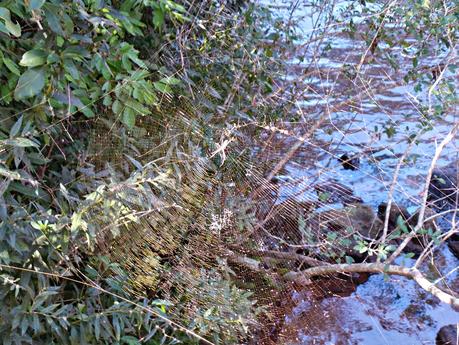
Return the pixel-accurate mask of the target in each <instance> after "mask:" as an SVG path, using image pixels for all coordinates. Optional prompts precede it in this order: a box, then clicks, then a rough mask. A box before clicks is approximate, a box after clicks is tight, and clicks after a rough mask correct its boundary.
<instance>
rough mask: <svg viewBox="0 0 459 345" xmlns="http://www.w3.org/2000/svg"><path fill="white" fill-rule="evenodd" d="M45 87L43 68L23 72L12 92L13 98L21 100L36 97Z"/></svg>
mask: <svg viewBox="0 0 459 345" xmlns="http://www.w3.org/2000/svg"><path fill="white" fill-rule="evenodd" d="M44 86H45V70H44V68H32V69H29V70H27V71H25V72H24V74H23V75H21V77H20V78H19V80H18V84H17V85H16V89H15V90H14V98H15V99H16V100H21V99H25V98H30V97H33V96H36V95H38V94H39V93H40V92H41V90H42V89H43V87H44Z"/></svg>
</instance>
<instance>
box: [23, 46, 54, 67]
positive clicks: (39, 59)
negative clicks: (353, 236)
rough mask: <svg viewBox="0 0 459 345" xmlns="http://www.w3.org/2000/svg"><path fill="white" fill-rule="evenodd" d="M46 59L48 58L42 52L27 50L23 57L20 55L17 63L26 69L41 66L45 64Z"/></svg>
mask: <svg viewBox="0 0 459 345" xmlns="http://www.w3.org/2000/svg"><path fill="white" fill-rule="evenodd" d="M47 57H48V54H47V53H46V52H45V51H44V50H42V49H32V50H29V51H28V52H25V53H24V55H22V59H21V61H20V62H19V64H20V65H21V66H27V67H36V66H41V65H43V64H44V63H46V58H47Z"/></svg>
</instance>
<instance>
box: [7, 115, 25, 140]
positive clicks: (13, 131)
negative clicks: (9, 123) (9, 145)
mask: <svg viewBox="0 0 459 345" xmlns="http://www.w3.org/2000/svg"><path fill="white" fill-rule="evenodd" d="M21 127H22V115H21V116H20V117H19V119H18V120H17V121H16V122H15V124H14V125H13V127H11V129H10V138H14V137H15V136H16V135H17V134H18V133H19V130H20V129H21Z"/></svg>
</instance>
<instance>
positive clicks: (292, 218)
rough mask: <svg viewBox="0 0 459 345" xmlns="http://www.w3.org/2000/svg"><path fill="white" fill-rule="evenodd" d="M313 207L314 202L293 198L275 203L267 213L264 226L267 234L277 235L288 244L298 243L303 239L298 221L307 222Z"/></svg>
mask: <svg viewBox="0 0 459 345" xmlns="http://www.w3.org/2000/svg"><path fill="white" fill-rule="evenodd" d="M314 208H315V203H313V202H307V201H297V200H295V199H293V198H290V199H287V200H285V201H284V202H282V203H280V204H277V205H275V206H274V207H273V208H272V211H271V212H270V213H269V215H268V217H267V220H266V222H265V224H264V228H265V229H266V230H267V231H268V232H269V234H271V235H273V236H275V237H279V238H281V239H282V240H284V241H287V242H288V243H289V244H299V243H301V241H302V239H303V234H302V233H301V231H300V222H304V224H305V223H306V222H307V220H308V218H310V217H311V214H313V211H314Z"/></svg>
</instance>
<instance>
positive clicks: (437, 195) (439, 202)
mask: <svg viewBox="0 0 459 345" xmlns="http://www.w3.org/2000/svg"><path fill="white" fill-rule="evenodd" d="M458 164H459V162H453V163H451V164H449V165H447V166H445V167H443V168H438V169H435V170H434V171H433V172H432V178H431V181H430V185H429V196H428V200H429V201H430V202H432V203H433V204H434V205H435V206H436V207H439V208H442V207H445V206H454V205H456V204H457V199H458V197H459V192H458V180H459V178H458V173H459V171H458Z"/></svg>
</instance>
